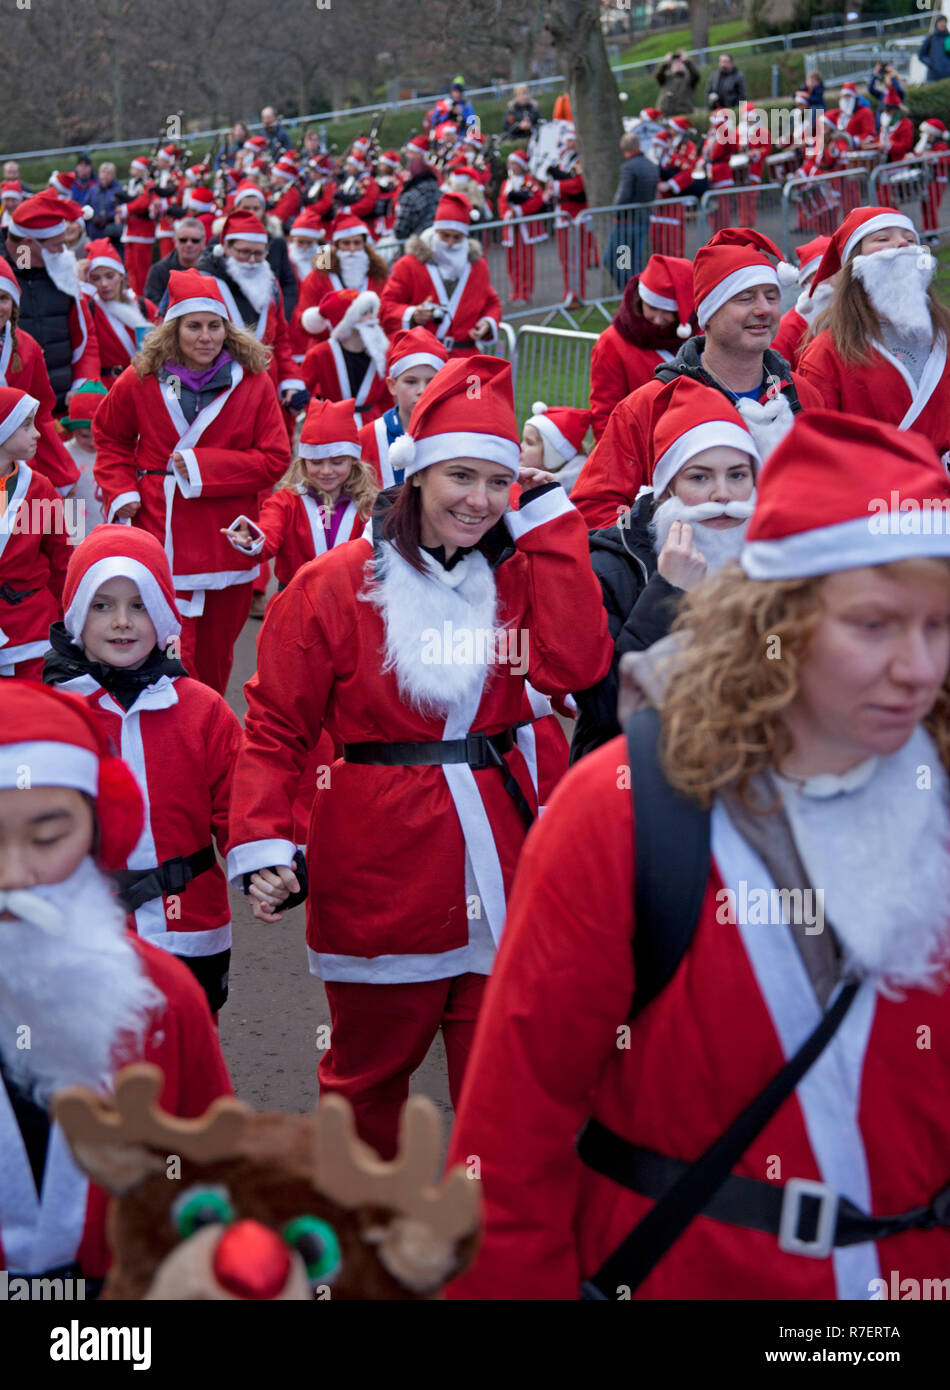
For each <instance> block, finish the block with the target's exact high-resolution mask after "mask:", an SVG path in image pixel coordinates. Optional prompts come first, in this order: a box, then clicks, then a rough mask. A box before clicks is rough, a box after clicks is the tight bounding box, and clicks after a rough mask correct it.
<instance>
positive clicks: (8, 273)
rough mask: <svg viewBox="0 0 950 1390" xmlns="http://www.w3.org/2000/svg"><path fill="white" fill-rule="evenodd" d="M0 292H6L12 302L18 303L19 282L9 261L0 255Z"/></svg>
mask: <svg viewBox="0 0 950 1390" xmlns="http://www.w3.org/2000/svg"><path fill="white" fill-rule="evenodd" d="M0 294H8V295H9V296H10V298H11V299H12V300H13V302H14V304H16V305H17V306H18V307H19V304H20V282H19V280H18V279H17V278H16V276H15V275H14V273H13V268H12V267H11V265H10V263H9V261H7V260H5V259H4V258H3V257H2V256H0Z"/></svg>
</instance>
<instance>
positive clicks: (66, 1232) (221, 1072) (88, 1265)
mask: <svg viewBox="0 0 950 1390" xmlns="http://www.w3.org/2000/svg"><path fill="white" fill-rule="evenodd" d="M133 942H134V946H135V949H136V951H137V952H138V954H139V956H140V957H141V960H142V964H143V967H144V969H145V971H146V972H147V974H148V976H149V978H150V979H151V981H152V982H153V984H155V985H156V986H157V987H158V989H159V990H160V991H161V993H162V994H163V995H164V997H165V1003H164V1004H163V1005H162V1006H161V1007H160V1008H159V1009H158V1010H157V1011H156V1013H155V1015H154V1016H153V1018H152V1021H151V1024H150V1026H149V1028H148V1031H147V1033H146V1036H145V1040H144V1043H143V1045H142V1047H141V1049H140V1050H139V1051H138V1053H137V1054H136V1055H131V1054H126V1055H125V1056H123V1057H122V1058H121V1063H122V1064H125V1063H128V1062H133V1061H144V1062H154V1063H155V1065H156V1066H158V1067H160V1068H161V1071H162V1078H163V1080H162V1089H161V1092H160V1094H159V1098H158V1100H159V1104H160V1105H161V1107H162V1109H163V1110H167V1111H168V1112H169V1113H170V1114H172V1115H180V1116H182V1117H183V1118H187V1119H195V1118H197V1117H198V1116H200V1115H203V1114H204V1112H205V1111H206V1110H207V1108H208V1106H209V1105H210V1104H211V1102H212V1101H213V1100H216V1099H217V1098H218V1096H228V1095H230V1094H231V1082H230V1080H229V1079H228V1073H227V1068H226V1067H225V1065H224V1059H223V1057H222V1056H221V1049H220V1047H219V1045H218V1035H217V1033H216V1031H215V1029H214V1025H213V1024H212V1022H211V1015H210V1014H209V1013H208V1004H207V1000H206V999H205V996H204V991H203V990H202V989H201V987H200V985H198V983H197V982H196V981H195V979H194V978H193V977H192V975H191V972H190V971H189V970H188V969H187V968H186V967H185V966H183V965H182V964H181V963H180V962H179V961H176V960H173V959H172V958H171V956H169V955H167V954H166V952H164V951H156V950H155V949H154V947H152V946H148V945H147V944H146V943H145V942H142V941H138V940H135V938H133ZM0 1168H2V1171H3V1182H2V1183H0V1263H2V1265H3V1268H5V1269H10V1270H15V1271H16V1272H17V1273H21V1274H37V1275H39V1274H44V1273H46V1271H48V1270H53V1269H56V1268H58V1267H61V1266H63V1265H71V1264H73V1263H78V1264H79V1266H80V1272H81V1275H82V1277H83V1278H87V1279H101V1278H102V1277H103V1276H104V1275H105V1273H106V1271H107V1270H108V1268H109V1265H110V1263H111V1256H110V1253H109V1245H108V1240H107V1237H106V1211H107V1207H108V1202H109V1197H108V1194H107V1193H105V1192H104V1191H103V1190H102V1188H100V1187H97V1186H96V1185H95V1184H94V1183H91V1182H90V1181H89V1179H88V1178H87V1177H86V1176H85V1174H83V1173H82V1172H80V1170H79V1168H78V1167H77V1166H76V1164H75V1163H74V1161H73V1158H72V1154H71V1152H70V1149H69V1145H68V1144H67V1142H66V1139H65V1137H64V1135H63V1133H62V1131H61V1130H60V1128H59V1126H58V1125H57V1124H54V1125H53V1126H52V1129H51V1131H50V1142H49V1148H48V1151H47V1156H46V1169H45V1173H44V1180H43V1192H42V1197H38V1196H37V1192H36V1186H35V1184H34V1181H33V1174H32V1171H31V1169H30V1162H29V1159H28V1157H27V1152H26V1147H25V1145H24V1143H23V1136H22V1134H21V1133H20V1129H19V1126H18V1125H17V1122H16V1119H15V1117H14V1114H13V1107H12V1106H11V1104H10V1100H9V1097H8V1096H7V1092H6V1087H4V1086H0Z"/></svg>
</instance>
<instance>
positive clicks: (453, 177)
mask: <svg viewBox="0 0 950 1390" xmlns="http://www.w3.org/2000/svg"><path fill="white" fill-rule="evenodd" d="M474 177H475V170H474V169H470V168H469V166H468V165H467V164H466V163H465V161H464V159H463V160H461V161H460V162H459V163H458V164H453V165H452V167H451V169H450V170H449V184H450V186H451V187H452V188H464V187H465V185H466V184H467V183H468V181H469V180H470V179H473V178H474Z"/></svg>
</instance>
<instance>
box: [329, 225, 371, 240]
mask: <svg viewBox="0 0 950 1390" xmlns="http://www.w3.org/2000/svg"><path fill="white" fill-rule="evenodd" d="M350 236H361V237H365V238H366V240H367V241H368V242H369V244H370V245H371V246H372V245H373V244H374V243H373V236H372V233H371V232H370V229H369V227H367V225H366V223H365V222H361V223H360V225H359V226H358V227H340V228H338V229H337V230H336V231H335V232H334V233H333V237H332V240H333V244H334V245H336V243H337V242H338V241H343V240H344V239H345V238H346V237H350Z"/></svg>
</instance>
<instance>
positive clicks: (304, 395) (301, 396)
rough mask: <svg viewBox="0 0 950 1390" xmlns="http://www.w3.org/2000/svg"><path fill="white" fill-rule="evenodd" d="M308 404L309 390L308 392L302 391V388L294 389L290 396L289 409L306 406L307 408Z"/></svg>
mask: <svg viewBox="0 0 950 1390" xmlns="http://www.w3.org/2000/svg"><path fill="white" fill-rule="evenodd" d="M309 404H310V392H309V391H304V390H300V391H295V392H294V394H293V395H292V396H291V398H290V409H291V410H306V408H307V406H308V405H309Z"/></svg>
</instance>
